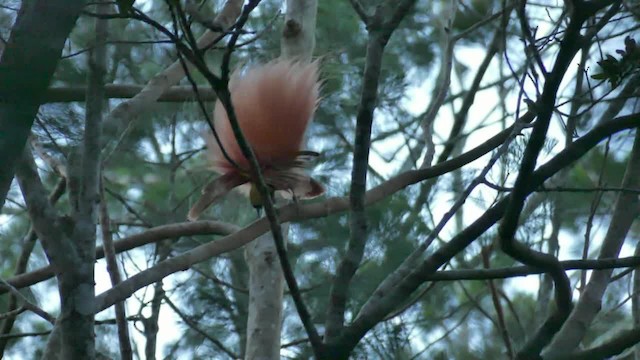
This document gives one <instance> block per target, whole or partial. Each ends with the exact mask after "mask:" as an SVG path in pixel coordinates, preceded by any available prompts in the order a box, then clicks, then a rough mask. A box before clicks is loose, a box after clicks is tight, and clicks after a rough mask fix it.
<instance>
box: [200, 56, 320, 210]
mask: <svg viewBox="0 0 640 360" xmlns="http://www.w3.org/2000/svg"><path fill="white" fill-rule="evenodd" d="M319 88H320V83H319V81H318V63H317V62H312V63H303V62H296V61H291V60H284V59H278V60H274V61H271V62H269V63H267V64H265V65H262V66H260V67H255V68H252V69H248V70H247V71H246V72H244V73H240V72H239V71H236V72H234V74H233V75H232V77H231V81H230V83H229V91H230V93H231V102H232V104H233V108H234V110H235V114H236V118H237V120H238V124H239V125H240V128H241V129H242V133H243V134H244V137H245V138H246V140H247V142H248V143H249V145H250V146H251V148H252V149H253V152H254V154H255V156H256V159H257V161H258V164H259V165H260V172H261V173H262V176H263V178H264V181H265V183H266V185H267V187H268V188H269V190H270V191H271V193H272V194H273V193H274V192H275V191H281V192H283V193H284V194H288V195H290V196H293V197H294V199H310V198H314V197H317V196H320V195H322V194H323V193H324V187H323V186H322V184H320V183H319V182H318V181H316V180H315V179H313V178H311V177H310V176H309V175H308V173H307V172H306V168H307V167H308V166H309V165H310V163H311V162H312V161H313V160H314V159H315V158H316V157H317V156H318V153H316V152H313V151H306V150H302V148H301V147H302V144H303V141H304V134H305V131H306V129H307V127H308V125H309V123H310V122H311V119H312V118H313V114H314V112H315V109H316V106H317V104H318V98H319ZM213 126H214V128H215V129H216V133H217V134H218V138H219V140H220V141H219V143H218V141H217V140H216V139H215V138H214V136H213V134H212V133H211V132H208V133H207V135H206V136H205V140H206V142H207V148H208V156H209V158H210V161H211V165H212V168H213V170H214V171H216V172H218V173H219V174H220V176H219V177H217V178H216V179H214V180H213V181H211V182H210V183H209V184H207V185H206V186H205V187H204V188H203V189H202V195H201V196H200V199H199V200H198V201H197V202H196V203H195V205H193V207H192V208H191V210H190V211H189V214H188V219H189V220H191V221H195V220H197V219H198V217H200V215H201V214H202V212H203V211H205V210H206V209H207V208H208V207H210V206H211V205H212V204H213V203H215V202H216V201H217V200H219V199H220V198H221V197H222V196H224V195H225V194H227V193H228V192H229V191H231V190H232V189H234V188H236V187H238V186H241V185H249V188H250V189H249V199H250V201H251V204H252V205H253V206H254V207H256V208H260V207H261V206H262V204H263V199H262V197H261V196H260V193H259V192H258V190H257V188H256V185H255V184H256V182H257V180H256V176H255V174H254V173H253V171H252V170H251V167H250V165H249V161H248V160H247V158H246V157H245V156H244V155H243V154H242V151H241V150H240V146H239V145H238V143H237V141H236V138H235V136H234V134H233V130H232V128H231V125H230V123H229V119H228V117H227V112H226V110H225V109H224V107H223V105H222V104H221V103H220V101H219V100H218V101H217V102H216V105H215V110H214V121H213ZM221 146H222V148H224V152H226V154H227V156H228V157H229V158H231V160H232V161H233V162H230V161H229V160H228V159H227V157H226V156H224V152H223V151H222V149H221ZM234 163H235V164H234Z"/></svg>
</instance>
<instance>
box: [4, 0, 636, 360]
mask: <svg viewBox="0 0 640 360" xmlns="http://www.w3.org/2000/svg"><path fill="white" fill-rule="evenodd" d="M26 3H27V2H25V4H26ZM289 3H290V4H289V8H288V10H290V9H291V7H292V6H294V5H298V6H301V7H303V8H304V6H312V5H313V4H312V2H308V1H290V2H289ZM115 5H116V4H112V3H108V4H107V5H106V6H103V9H99V8H98V5H96V4H93V3H92V4H90V5H87V6H86V7H85V8H84V11H83V13H82V16H81V17H80V18H79V20H78V22H77V24H76V26H75V28H74V29H73V31H72V33H71V35H70V36H69V38H68V39H67V46H65V47H64V49H63V50H62V51H63V53H62V57H61V58H60V60H59V61H58V65H57V68H56V70H55V73H54V75H53V81H52V86H51V87H50V88H49V90H48V92H47V93H46V94H44V95H43V96H42V98H39V97H33V98H31V99H30V101H31V102H33V101H35V100H33V99H43V100H38V101H37V104H36V105H33V106H36V107H37V105H38V104H39V103H40V102H41V101H42V102H44V103H45V105H43V106H41V107H40V110H39V112H38V114H37V116H35V117H34V116H33V115H32V116H31V118H30V119H32V120H34V122H33V123H34V126H33V127H32V128H31V137H30V140H29V146H27V148H26V151H25V153H24V155H22V156H21V157H20V156H18V154H19V151H18V150H16V149H15V148H14V149H13V153H10V152H3V154H5V155H4V156H10V157H11V161H16V162H17V164H18V167H17V172H16V173H17V176H16V177H17V180H18V181H17V182H16V183H14V185H13V187H12V188H11V189H10V191H9V193H8V196H7V204H6V205H5V206H4V208H3V209H2V214H1V215H0V224H1V225H0V226H1V228H0V231H2V232H1V234H0V236H2V238H3V239H4V241H2V244H3V245H2V246H0V251H2V254H3V256H4V259H7V260H6V261H5V262H4V263H3V265H2V279H3V280H2V281H3V283H4V285H3V286H2V289H3V290H2V291H4V292H5V293H6V294H7V295H4V296H2V297H0V299H1V300H0V301H2V302H3V304H2V306H3V307H4V309H6V311H5V313H4V314H3V324H2V335H0V346H1V347H2V349H3V351H4V352H3V353H4V354H5V356H8V357H11V358H13V357H16V358H35V357H41V356H43V355H44V356H45V357H47V358H53V357H55V356H58V355H60V356H63V358H73V357H75V358H92V357H94V356H102V355H106V356H110V357H112V358H132V357H137V358H145V359H148V358H155V356H156V355H160V354H161V355H162V356H163V357H168V358H177V357H179V356H184V357H186V358H244V357H245V356H246V357H247V358H253V355H251V354H250V353H249V352H248V351H247V317H248V313H247V311H248V308H249V307H248V304H249V302H250V298H251V296H252V294H251V287H250V285H249V282H248V280H249V273H248V267H247V263H246V261H245V258H244V251H243V249H242V247H243V245H246V244H249V243H251V242H252V241H253V240H254V239H256V238H257V237H258V236H260V235H262V234H265V233H268V232H269V231H270V230H271V231H272V233H273V234H276V236H275V238H276V240H277V239H278V236H277V234H278V232H279V226H278V221H279V222H289V223H290V224H291V228H290V231H289V240H288V244H287V252H286V257H287V258H288V260H289V262H290V263H291V264H292V269H293V271H292V272H290V273H288V274H287V275H289V276H290V279H289V280H290V281H289V284H291V275H292V276H293V278H294V279H295V281H296V283H297V288H296V287H295V286H294V287H293V288H292V290H289V291H288V290H287V289H285V303H284V310H283V318H282V328H281V333H280V341H281V345H280V346H281V350H280V355H281V356H286V357H292V358H300V359H306V358H310V357H312V356H314V355H315V357H317V358H331V359H339V358H348V357H351V358H360V357H362V358H381V359H412V358H413V359H419V358H435V359H447V358H456V359H476V358H477V359H484V358H490V357H493V358H520V359H528V358H536V357H537V356H542V357H543V358H545V359H560V358H567V359H575V358H585V359H598V358H607V357H612V356H618V357H619V358H634V357H635V358H640V357H638V356H637V355H636V354H640V347H638V346H636V344H637V343H638V341H640V312H639V311H638V309H639V308H640V305H638V304H640V302H638V292H639V289H640V287H639V286H640V285H639V284H640V282H639V281H638V280H637V279H638V277H637V276H636V275H635V274H634V268H635V267H637V266H638V265H639V264H640V257H639V256H640V250H638V249H640V246H638V224H637V221H635V220H636V219H637V218H638V215H639V213H640V205H639V204H638V192H639V191H640V184H638V182H639V181H640V169H639V166H640V164H639V162H640V138H639V137H638V132H637V130H636V129H637V128H638V127H639V126H640V114H639V113H638V109H637V108H638V89H639V88H640V86H639V85H640V74H639V70H638V69H640V50H638V47H637V45H636V42H635V40H637V38H638V37H637V35H636V34H635V31H636V30H637V29H638V18H639V16H640V15H639V14H640V8H639V7H638V4H636V3H635V2H631V1H628V2H626V1H621V0H618V1H615V0H613V1H610V0H592V1H586V0H579V1H575V0H574V1H572V2H565V3H555V2H543V3H533V2H526V1H523V2H517V3H506V2H496V1H474V2H465V1H440V2H428V1H422V0H418V1H416V0H413V1H411V0H401V1H385V0H381V1H376V2H373V3H371V2H366V3H365V2H362V3H361V2H359V1H357V0H351V1H349V2H347V1H340V0H325V1H321V2H319V3H318V4H317V9H316V11H317V25H316V26H315V30H314V32H315V38H316V44H315V51H314V54H315V56H319V57H321V59H322V66H321V69H322V76H321V77H322V79H324V84H323V90H322V93H323V98H322V101H321V103H320V106H319V109H318V112H317V114H316V119H315V121H314V123H313V124H314V125H312V127H311V129H310V135H309V139H308V148H310V149H313V150H317V151H320V152H321V153H322V157H321V160H320V161H319V162H318V164H317V166H316V168H315V171H314V176H315V177H317V178H318V179H321V181H322V182H323V183H324V184H326V186H327V188H328V194H327V197H326V198H321V199H318V200H314V201H312V202H308V203H306V202H305V203H293V204H288V205H281V206H279V209H278V210H277V212H275V211H274V209H272V208H270V207H269V206H268V204H267V206H266V213H267V214H266V215H267V216H266V217H265V218H260V219H256V215H255V211H253V209H251V208H250V206H248V202H247V201H246V199H244V198H243V196H242V195H239V194H230V196H227V197H225V199H224V200H223V201H222V202H221V203H220V204H219V205H217V206H215V207H213V208H212V209H211V210H209V211H208V213H207V214H206V216H205V217H206V218H208V219H215V220H202V221H198V222H193V223H187V222H185V217H186V213H187V211H188V209H189V207H190V205H191V203H192V202H193V201H195V199H196V198H197V196H196V195H197V192H199V191H200V188H201V187H202V185H203V184H205V183H207V182H208V181H209V180H210V179H211V176H212V175H211V173H210V171H208V170H207V168H206V156H204V154H203V150H204V145H203V141H202V139H201V137H200V134H201V133H202V132H203V131H204V130H206V129H208V125H207V117H209V118H210V116H211V112H212V111H211V110H212V104H213V103H212V100H215V99H216V97H220V98H221V99H223V100H224V99H226V98H228V90H227V86H226V81H225V79H226V76H227V75H228V74H229V71H230V70H231V69H234V68H236V67H239V66H240V67H241V66H244V65H246V64H259V63H265V62H267V61H268V60H270V59H273V58H275V57H277V56H278V54H279V49H280V44H281V36H282V29H283V28H284V30H285V32H286V30H289V31H291V29H294V30H295V29H296V26H299V27H300V28H304V26H307V27H308V26H309V23H305V22H302V23H300V21H296V20H295V19H294V20H293V21H291V19H290V18H287V17H285V16H282V15H280V11H281V10H283V8H282V7H283V4H282V2H281V1H271V0H263V1H249V2H247V3H246V4H245V3H244V2H243V1H237V0H235V1H234V0H228V1H224V2H223V1H220V2H213V1H203V2H199V3H196V2H192V1H186V2H176V1H166V2H165V1H146V2H140V3H133V4H129V3H128V2H118V3H117V6H115ZM21 6H23V7H24V8H25V9H26V8H27V7H26V6H24V5H22V4H21V3H19V2H16V3H11V4H9V5H6V6H3V7H1V8H0V22H1V24H2V31H1V33H0V34H1V35H2V38H3V39H7V38H9V34H10V33H11V34H14V33H17V32H18V31H19V29H20V26H19V25H20V23H19V21H18V20H17V19H19V16H18V14H17V9H18V8H20V7H21ZM313 6H316V5H313ZM284 10H285V11H287V9H284ZM310 11H313V9H311V10H310ZM52 18H53V17H52ZM285 19H286V20H289V21H284V20H285ZM52 26H53V27H55V28H56V29H55V30H56V31H58V30H60V31H61V29H62V28H63V26H62V25H60V27H59V28H58V25H55V24H52ZM101 26H104V27H108V32H107V31H96V29H100V27H101ZM56 34H57V32H56ZM105 37H106V38H105ZM37 40H39V39H29V40H24V41H28V42H29V43H28V44H27V43H25V44H22V45H23V46H25V47H26V45H29V46H31V45H34V44H36V41H37ZM31 41H33V42H31ZM305 41H308V40H305ZM102 42H104V44H105V46H104V51H105V53H104V55H100V49H101V48H102V47H101V45H100V44H101V43H102ZM10 43H11V40H10V41H9V42H7V44H10ZM302 44H309V43H308V42H302ZM198 49H201V50H198ZM204 49H206V51H205V50H204ZM34 51H35V50H34ZM8 52H9V47H8V46H7V47H6V50H5V54H8ZM5 54H3V58H2V59H3V61H4V59H5ZM33 54H35V53H33ZM7 56H8V55H7ZM34 56H35V55H34ZM100 59H104V61H105V62H104V70H100V69H101V65H100V64H101V60H100ZM39 60H42V61H43V62H44V61H45V60H46V61H49V63H48V66H50V67H53V65H55V64H54V61H55V59H53V60H52V59H49V58H46V59H45V58H42V59H39ZM3 69H4V68H3ZM3 71H4V70H3ZM100 74H103V76H102V78H103V79H104V80H103V81H100V80H99V78H100V76H99V75H100ZM0 78H1V77H0ZM0 83H1V84H0V87H9V88H11V87H12V86H14V85H12V84H14V83H15V84H17V83H18V81H17V80H16V81H11V82H0ZM102 84H104V85H102ZM34 92H35V90H34ZM27 95H28V94H27ZM105 98H108V99H110V100H109V101H104V99H105ZM12 104H13V103H11V102H8V103H5V105H3V106H13V105H12ZM101 104H102V105H104V108H103V109H102V110H101V109H100V105H101ZM0 105H1V104H0ZM0 115H1V116H0V122H2V124H10V122H9V121H10V120H7V119H9V117H7V116H8V115H5V113H1V114H0ZM102 115H104V119H102V120H101V119H100V118H101V117H102ZM25 118H26V117H25ZM83 120H84V121H83ZM209 120H210V119H209ZM29 121H31V120H29ZM5 134H8V133H5ZM2 135H3V134H0V136H2ZM5 138H6V135H5ZM16 139H17V138H16ZM12 141H13V140H12ZM0 145H2V143H0ZM11 154H13V155H11ZM4 163H5V162H4V161H3V164H4ZM7 164H8V163H7ZM2 166H4V165H2ZM2 174H3V176H7V174H8V173H5V172H3V173H2ZM8 176H10V175H8ZM97 200H99V206H98V207H96V204H97V203H98V201H97ZM94 214H95V215H94ZM276 215H277V217H276ZM96 218H99V224H98V225H97V226H95V219H96ZM494 225H495V226H494ZM96 230H98V232H99V236H98V239H97V244H98V247H97V248H96V243H95V240H93V239H92V237H93V234H95V232H96ZM94 249H95V250H94ZM631 255H634V256H631ZM94 257H96V258H98V259H102V258H105V259H106V260H98V262H97V263H95V272H96V283H97V284H96V286H95V290H94V287H93V284H92V280H91V279H92V276H93V275H92V273H93V271H94V261H93V258H94ZM280 260H282V259H280ZM118 267H120V268H121V269H120V270H118ZM594 269H599V270H598V271H595V270H594ZM185 270H186V271H185ZM285 270H286V269H285ZM119 272H121V273H122V274H121V278H119V277H118V273H119ZM107 274H108V275H110V280H107ZM54 275H55V279H53V276H54ZM525 275H528V276H527V277H523V276H525ZM47 279H52V280H47ZM109 281H110V282H111V283H110V284H107V283H105V282H109ZM90 282H91V284H90V285H89V283H90ZM18 289H20V290H18ZM56 289H57V290H58V293H59V297H56V296H55V295H53V294H55V290H56ZM290 289H291V288H290ZM94 291H95V294H94ZM96 294H97V295H96ZM254 295H255V294H254ZM58 298H59V300H58ZM60 304H61V305H60ZM117 304H121V305H119V306H120V307H119V308H118V307H116V308H115V310H113V311H112V310H110V308H111V307H112V306H114V305H117ZM107 309H109V310H107ZM104 310H107V311H104ZM94 313H96V314H97V315H96V317H95V324H94V316H93V314H94ZM74 316H76V317H78V319H80V320H78V319H77V318H75V317H74ZM54 319H57V321H56V322H55V326H54V325H52V324H51V322H53V321H54ZM78 321H79V322H78ZM65 322H66V324H72V323H73V324H79V325H78V326H77V327H73V326H71V325H65ZM174 322H177V325H175V324H174ZM80 324H82V326H80ZM114 324H115V325H117V326H114ZM51 331H53V333H51V334H50V332H51ZM94 332H95V343H94V340H93V333H94ZM127 333H129V334H127ZM65 339H66V340H65ZM71 339H73V341H72V340H71ZM116 339H117V341H118V343H119V344H120V347H119V348H115V347H113V346H112V345H111V344H112V343H113V342H114V341H116ZM47 343H48V345H47ZM129 343H130V344H131V346H132V349H129V348H128V346H127V344H129ZM94 349H95V351H97V353H98V355H94V354H93V351H94ZM634 351H636V352H634Z"/></svg>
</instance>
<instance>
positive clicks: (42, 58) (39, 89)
mask: <svg viewBox="0 0 640 360" xmlns="http://www.w3.org/2000/svg"><path fill="white" fill-rule="evenodd" d="M84 4H85V1H83V0H31V1H23V2H22V7H21V8H20V11H19V12H18V17H17V19H16V22H15V25H14V26H13V29H12V31H11V36H10V37H9V41H7V44H6V46H5V48H4V51H3V53H2V58H0V209H1V208H2V206H3V205H4V201H5V199H6V196H7V192H8V191H9V186H10V185H11V181H12V180H13V175H14V171H15V166H16V162H17V161H18V159H19V158H20V155H21V153H22V149H23V148H24V145H25V143H26V141H27V137H28V136H29V132H30V130H31V125H32V124H33V119H34V118H35V116H36V113H37V112H38V108H39V106H40V103H41V100H42V97H43V95H44V93H45V91H46V90H47V88H48V86H49V82H50V80H51V77H52V75H53V72H54V70H55V68H56V64H57V63H58V60H59V59H60V54H61V52H62V48H63V46H64V43H65V40H66V39H67V37H68V36H69V32H71V29H72V28H73V26H74V25H75V23H76V20H77V18H78V15H79V14H80V11H81V10H82V8H83V7H84Z"/></svg>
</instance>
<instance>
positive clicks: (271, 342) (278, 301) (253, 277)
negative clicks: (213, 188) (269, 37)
mask: <svg viewBox="0 0 640 360" xmlns="http://www.w3.org/2000/svg"><path fill="white" fill-rule="evenodd" d="M317 7H318V4H317V1H316V0H288V1H287V13H286V14H285V25H284V29H283V31H282V39H281V50H282V54H281V55H282V57H285V58H295V59H300V60H301V61H310V60H311V55H312V54H313V49H314V47H315V27H316V13H317ZM288 229H289V226H288V224H286V223H283V224H281V230H282V234H283V237H284V239H285V241H286V237H287V233H288ZM245 258H246V260H247V263H248V266H249V294H250V295H249V309H248V319H247V343H246V348H245V359H265V360H266V359H280V338H281V337H280V332H281V327H282V326H281V325H282V311H283V310H282V307H283V289H284V277H283V274H282V269H281V266H280V262H279V261H278V255H277V249H276V245H275V241H274V239H273V236H272V235H271V233H267V234H264V235H262V236H260V237H258V238H257V239H256V241H254V242H253V243H251V244H249V245H248V246H247V248H246V252H245Z"/></svg>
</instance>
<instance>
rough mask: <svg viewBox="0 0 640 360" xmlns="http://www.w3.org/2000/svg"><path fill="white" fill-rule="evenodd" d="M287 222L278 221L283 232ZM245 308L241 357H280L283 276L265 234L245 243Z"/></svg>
mask: <svg viewBox="0 0 640 360" xmlns="http://www.w3.org/2000/svg"><path fill="white" fill-rule="evenodd" d="M287 230H288V226H287V224H282V232H283V234H286V233H287ZM245 259H246V261H247V264H248V267H249V311H248V319H247V345H246V350H245V359H265V360H266V359H280V331H281V329H282V303H283V299H282V294H283V289H284V278H283V276H282V270H281V268H280V262H279V261H278V254H277V252H276V249H275V246H274V242H273V237H272V236H271V233H266V234H264V235H262V236H260V237H258V238H257V239H256V240H255V241H254V242H251V243H250V244H248V245H247V248H246V251H245Z"/></svg>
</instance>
